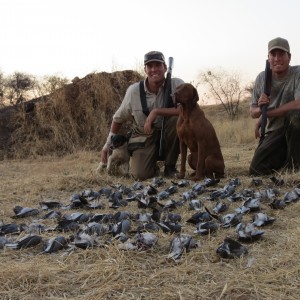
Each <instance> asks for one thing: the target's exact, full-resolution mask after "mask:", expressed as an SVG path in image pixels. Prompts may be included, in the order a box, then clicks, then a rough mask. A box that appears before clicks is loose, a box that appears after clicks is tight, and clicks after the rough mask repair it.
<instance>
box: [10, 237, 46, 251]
mask: <svg viewBox="0 0 300 300" xmlns="http://www.w3.org/2000/svg"><path fill="white" fill-rule="evenodd" d="M41 241H42V237H41V236H39V235H31V234H28V235H26V236H24V237H23V238H21V239H20V240H18V241H17V242H16V243H12V244H6V245H5V246H6V247H7V248H10V249H22V248H29V247H34V246H36V245H38V244H39V243H40V242H41Z"/></svg>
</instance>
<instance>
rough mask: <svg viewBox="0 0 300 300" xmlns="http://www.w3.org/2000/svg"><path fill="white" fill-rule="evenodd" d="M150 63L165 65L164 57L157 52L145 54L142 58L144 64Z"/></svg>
mask: <svg viewBox="0 0 300 300" xmlns="http://www.w3.org/2000/svg"><path fill="white" fill-rule="evenodd" d="M151 61H157V62H161V63H165V57H164V55H163V54H162V53H161V52H159V51H150V52H148V53H146V54H145V56H144V64H145V65H146V64H147V63H149V62H151Z"/></svg>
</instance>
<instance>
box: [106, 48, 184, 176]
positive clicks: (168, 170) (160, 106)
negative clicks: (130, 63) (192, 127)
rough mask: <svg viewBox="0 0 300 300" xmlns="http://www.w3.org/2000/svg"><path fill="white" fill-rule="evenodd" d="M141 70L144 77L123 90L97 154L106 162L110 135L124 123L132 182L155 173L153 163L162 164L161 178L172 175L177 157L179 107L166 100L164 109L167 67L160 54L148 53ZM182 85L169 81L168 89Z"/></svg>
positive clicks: (116, 131) (156, 168)
mask: <svg viewBox="0 0 300 300" xmlns="http://www.w3.org/2000/svg"><path fill="white" fill-rule="evenodd" d="M144 70H145V73H146V75H147V78H146V79H145V80H144V81H141V82H140V83H139V82H137V83H134V84H132V85H131V86H129V88H128V89H127V91H126V95H125V97H124V99H123V101H122V103H121V106H120V107H119V108H118V110H117V111H116V112H115V114H114V116H113V120H112V123H111V127H110V133H109V135H108V137H107V141H106V143H105V145H104V146H103V148H102V151H101V162H102V163H103V164H106V163H107V153H108V150H109V146H110V141H111V136H113V135H115V134H117V133H118V132H119V130H120V128H121V126H122V124H123V123H124V122H127V121H130V122H131V124H132V132H133V133H132V136H131V138H130V140H129V145H128V147H129V150H130V152H131V164H130V168H131V171H130V173H131V175H132V176H133V177H134V178H135V179H136V180H144V179H147V178H150V177H153V176H155V175H156V174H157V171H158V167H157V164H156V162H157V161H158V160H162V161H164V162H165V167H164V176H174V175H175V172H176V162H177V159H178V155H179V142H178V137H177V133H176V122H177V118H178V115H179V108H176V107H174V104H173V102H172V101H171V100H170V101H169V105H168V107H164V86H165V73H166V71H167V66H166V62H165V58H164V55H163V54H162V53H161V52H159V51H151V52H148V53H146V54H145V56H144ZM182 83H184V82H183V80H181V79H179V78H172V79H171V90H172V94H173V93H174V91H175V89H176V87H177V86H178V85H180V84H182ZM163 118H164V120H165V123H164V124H165V125H164V139H163V149H164V151H163V152H164V155H163V157H159V155H158V154H159V141H160V135H161V128H162V120H163Z"/></svg>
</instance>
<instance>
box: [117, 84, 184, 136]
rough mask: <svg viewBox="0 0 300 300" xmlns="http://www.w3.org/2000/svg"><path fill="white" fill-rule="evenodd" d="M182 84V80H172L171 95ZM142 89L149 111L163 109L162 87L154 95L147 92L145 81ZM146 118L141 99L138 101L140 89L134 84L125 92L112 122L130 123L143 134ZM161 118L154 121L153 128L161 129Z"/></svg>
mask: <svg viewBox="0 0 300 300" xmlns="http://www.w3.org/2000/svg"><path fill="white" fill-rule="evenodd" d="M182 83H184V81H183V80H182V79H179V78H172V80H171V88H172V93H174V92H175V89H176V87H177V86H178V85H180V84H182ZM144 88H145V92H146V102H147V106H148V109H149V111H151V110H152V109H154V108H161V107H163V95H164V87H163V86H161V87H160V89H159V91H158V93H157V94H154V93H151V92H149V91H148V90H147V87H146V84H145V81H144ZM146 118H147V116H146V115H145V114H144V113H143V109H142V104H141V99H140V87H139V82H136V83H134V84H132V85H130V86H129V88H128V89H127V91H126V94H125V97H124V99H123V101H122V103H121V106H120V107H119V108H118V110H117V111H116V112H115V114H114V116H113V121H115V122H117V123H124V122H127V121H131V122H132V125H133V128H135V129H137V131H138V132H144V124H145V121H146ZM162 119H163V117H162V116H159V117H157V118H156V120H155V121H154V124H153V126H154V127H155V128H157V129H159V128H161V124H162Z"/></svg>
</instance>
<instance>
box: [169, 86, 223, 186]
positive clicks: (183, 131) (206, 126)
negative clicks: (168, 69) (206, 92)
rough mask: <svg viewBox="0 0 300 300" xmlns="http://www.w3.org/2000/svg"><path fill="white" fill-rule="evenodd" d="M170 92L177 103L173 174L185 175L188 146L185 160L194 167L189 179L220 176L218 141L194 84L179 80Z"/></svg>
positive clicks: (220, 154)
mask: <svg viewBox="0 0 300 300" xmlns="http://www.w3.org/2000/svg"><path fill="white" fill-rule="evenodd" d="M174 96H175V104H176V105H177V104H178V103H180V104H181V107H180V114H179V118H178V121H177V126H176V130H177V135H178V137H179V141H180V153H181V165H180V171H179V174H178V176H177V178H184V177H185V172H186V167H185V165H186V158H187V148H189V150H190V154H189V156H188V163H189V165H190V167H191V168H192V169H193V170H195V174H194V177H193V180H195V181H197V180H201V179H203V178H204V177H208V178H222V177H224V169H225V165H224V159H223V155H222V152H221V148H220V143H219V141H218V138H217V135H216V132H215V129H214V127H213V126H212V124H211V123H210V121H209V120H208V119H206V117H205V115H204V112H203V110H202V109H201V108H200V106H199V105H198V103H197V101H198V100H199V96H198V92H197V90H196V88H195V87H194V86H193V85H191V84H189V83H184V84H181V85H180V86H178V87H177V89H176V91H175V94H174Z"/></svg>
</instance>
